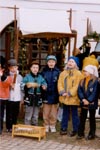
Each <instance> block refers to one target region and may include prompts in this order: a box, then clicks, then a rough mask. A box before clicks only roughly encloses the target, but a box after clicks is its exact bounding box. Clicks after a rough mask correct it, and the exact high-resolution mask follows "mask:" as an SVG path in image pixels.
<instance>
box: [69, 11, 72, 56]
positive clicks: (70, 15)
mask: <svg viewBox="0 0 100 150" xmlns="http://www.w3.org/2000/svg"><path fill="white" fill-rule="evenodd" d="M68 12H69V26H70V29H71V30H72V9H70V10H69V11H68ZM70 47H71V46H70V38H69V43H68V57H69V56H70Z"/></svg>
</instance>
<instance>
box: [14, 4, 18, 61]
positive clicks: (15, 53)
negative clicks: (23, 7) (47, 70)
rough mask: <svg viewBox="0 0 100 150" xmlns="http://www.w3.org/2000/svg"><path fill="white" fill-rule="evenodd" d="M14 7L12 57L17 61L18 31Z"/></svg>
mask: <svg viewBox="0 0 100 150" xmlns="http://www.w3.org/2000/svg"><path fill="white" fill-rule="evenodd" d="M16 9H17V8H16V5H15V7H14V31H15V33H14V57H15V59H16V60H17V61H18V35H19V29H18V28H17V19H16Z"/></svg>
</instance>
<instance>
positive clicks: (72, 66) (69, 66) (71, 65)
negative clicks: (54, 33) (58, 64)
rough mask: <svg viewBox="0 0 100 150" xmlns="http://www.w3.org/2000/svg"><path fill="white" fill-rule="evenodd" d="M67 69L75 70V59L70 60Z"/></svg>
mask: <svg viewBox="0 0 100 150" xmlns="http://www.w3.org/2000/svg"><path fill="white" fill-rule="evenodd" d="M67 67H68V68H71V69H73V68H75V67H76V63H75V61H74V60H73V59H69V61H68V63H67Z"/></svg>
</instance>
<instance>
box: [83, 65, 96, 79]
mask: <svg viewBox="0 0 100 150" xmlns="http://www.w3.org/2000/svg"><path fill="white" fill-rule="evenodd" d="M83 70H85V71H87V72H89V73H90V74H92V75H94V76H95V77H98V69H97V67H96V66H93V65H88V66H85V67H84V69H83Z"/></svg>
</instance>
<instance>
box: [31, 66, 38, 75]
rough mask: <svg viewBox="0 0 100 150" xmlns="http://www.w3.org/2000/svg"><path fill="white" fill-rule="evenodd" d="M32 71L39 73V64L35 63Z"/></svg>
mask: <svg viewBox="0 0 100 150" xmlns="http://www.w3.org/2000/svg"><path fill="white" fill-rule="evenodd" d="M30 70H31V72H32V73H33V74H35V75H37V73H38V72H39V65H37V64H33V65H32V66H31V68H30Z"/></svg>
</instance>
